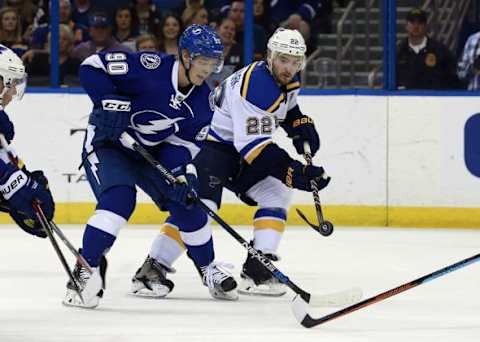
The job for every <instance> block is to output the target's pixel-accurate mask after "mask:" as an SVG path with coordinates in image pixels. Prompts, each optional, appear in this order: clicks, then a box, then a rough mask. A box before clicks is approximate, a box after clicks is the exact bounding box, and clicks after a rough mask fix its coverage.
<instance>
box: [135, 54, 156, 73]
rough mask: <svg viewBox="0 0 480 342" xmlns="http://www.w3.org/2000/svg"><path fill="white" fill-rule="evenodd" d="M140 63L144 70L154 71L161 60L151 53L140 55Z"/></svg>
mask: <svg viewBox="0 0 480 342" xmlns="http://www.w3.org/2000/svg"><path fill="white" fill-rule="evenodd" d="M140 62H141V63H142V65H143V66H144V68H146V69H150V70H153V69H156V68H158V67H159V66H160V63H161V59H160V56H158V55H155V54H153V53H142V55H141V56H140Z"/></svg>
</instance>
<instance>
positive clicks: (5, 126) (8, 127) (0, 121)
mask: <svg viewBox="0 0 480 342" xmlns="http://www.w3.org/2000/svg"><path fill="white" fill-rule="evenodd" d="M0 108H1V107H0ZM0 133H1V134H3V135H4V137H5V139H6V140H7V142H8V143H9V144H10V141H12V140H13V136H14V135H15V131H14V129H13V123H12V122H11V121H10V119H9V118H8V115H7V113H5V112H4V111H3V110H1V109H0Z"/></svg>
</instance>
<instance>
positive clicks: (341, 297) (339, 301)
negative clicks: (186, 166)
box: [120, 133, 362, 315]
mask: <svg viewBox="0 0 480 342" xmlns="http://www.w3.org/2000/svg"><path fill="white" fill-rule="evenodd" d="M120 140H121V141H122V143H123V144H124V146H130V147H131V148H132V149H134V150H135V151H137V152H138V153H139V154H140V155H141V156H142V157H144V158H145V159H146V160H147V161H148V162H149V163H150V164H151V165H152V166H153V167H155V168H156V169H157V170H158V171H159V172H160V173H161V175H162V176H163V177H165V179H166V180H167V181H168V182H169V183H170V184H172V185H174V184H175V183H177V182H178V180H177V179H176V178H175V176H174V175H173V174H172V173H171V172H170V171H169V170H168V169H166V168H165V167H164V166H163V165H161V164H160V163H159V162H158V161H157V160H156V159H155V158H153V156H152V155H151V154H150V153H148V151H147V150H145V149H144V148H143V147H142V146H141V145H140V144H139V143H138V142H137V141H136V140H135V139H134V138H132V137H131V136H130V135H129V134H128V133H123V134H122V136H121V137H120ZM189 196H190V197H191V198H192V199H193V200H194V201H195V204H196V205H198V206H199V207H200V208H201V209H202V210H204V211H205V213H206V214H207V215H208V216H210V217H211V218H212V219H213V220H215V221H216V222H217V223H218V224H219V225H220V226H221V227H222V228H223V229H225V230H226V231H227V232H228V233H229V234H230V235H231V236H233V237H234V238H235V240H237V241H238V242H239V243H240V244H241V245H242V246H243V247H245V248H246V249H247V251H248V253H249V254H250V255H251V256H253V257H254V258H256V259H257V260H258V261H260V262H261V263H262V265H263V266H265V268H266V269H267V270H268V271H269V272H270V273H271V274H272V275H273V276H274V277H275V278H277V279H278V280H279V281H280V282H281V283H282V284H285V285H286V286H288V287H289V288H290V289H291V290H292V291H293V292H295V293H296V294H297V297H298V296H300V297H301V298H302V303H308V304H311V305H314V306H340V305H347V303H354V302H356V301H358V300H360V299H361V297H362V292H361V290H360V289H359V288H352V289H348V290H345V291H341V292H337V293H332V294H326V295H311V294H310V293H308V292H306V291H305V290H303V289H301V288H300V287H298V286H297V285H296V284H294V283H293V282H292V281H291V280H290V279H289V278H288V277H287V276H286V275H285V274H283V273H282V272H281V271H280V270H279V269H278V268H277V267H275V265H274V264H273V263H272V262H271V261H270V259H269V258H267V257H265V256H264V255H263V253H262V252H260V251H258V250H256V249H255V248H253V247H252V246H251V245H250V244H249V243H248V242H247V241H246V240H245V239H244V238H243V237H242V236H241V235H240V234H238V233H237V232H236V231H235V230H234V229H233V228H232V227H230V225H228V224H227V223H226V222H225V221H223V219H222V218H221V217H220V216H218V215H217V214H216V213H215V212H214V211H213V210H211V209H210V208H209V207H208V206H207V205H206V204H205V203H204V202H203V201H202V200H201V199H200V198H199V197H198V196H197V194H196V193H195V192H191V193H190V194H189ZM302 309H305V310H307V306H302V307H301V308H300V310H302ZM294 310H295V309H294ZM301 314H302V313H300V315H301ZM303 314H304V315H308V313H307V311H305V312H304V313H303Z"/></svg>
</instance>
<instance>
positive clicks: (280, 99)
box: [267, 93, 285, 113]
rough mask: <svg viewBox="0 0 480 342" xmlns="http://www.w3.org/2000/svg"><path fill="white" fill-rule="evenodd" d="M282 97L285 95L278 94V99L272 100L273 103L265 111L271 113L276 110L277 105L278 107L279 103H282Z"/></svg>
mask: <svg viewBox="0 0 480 342" xmlns="http://www.w3.org/2000/svg"><path fill="white" fill-rule="evenodd" d="M283 99H285V96H284V95H283V93H282V94H280V96H279V97H278V99H277V100H276V101H275V102H274V104H272V105H271V106H270V108H268V109H267V112H269V113H273V112H274V111H276V110H277V109H278V107H280V103H282V101H283Z"/></svg>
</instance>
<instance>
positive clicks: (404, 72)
mask: <svg viewBox="0 0 480 342" xmlns="http://www.w3.org/2000/svg"><path fill="white" fill-rule="evenodd" d="M406 30H407V35H408V36H407V38H406V39H405V40H404V41H402V42H401V43H400V46H399V48H398V51H397V88H398V89H457V88H460V87H461V84H460V82H459V80H458V78H457V75H456V62H455V58H454V57H453V54H452V53H451V52H450V51H449V50H448V48H447V47H446V46H445V45H444V44H442V43H440V42H438V41H436V40H434V39H432V38H430V37H428V36H427V14H426V12H425V11H423V10H421V9H418V8H415V9H413V10H411V11H410V12H409V13H408V14H407V25H406Z"/></svg>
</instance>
